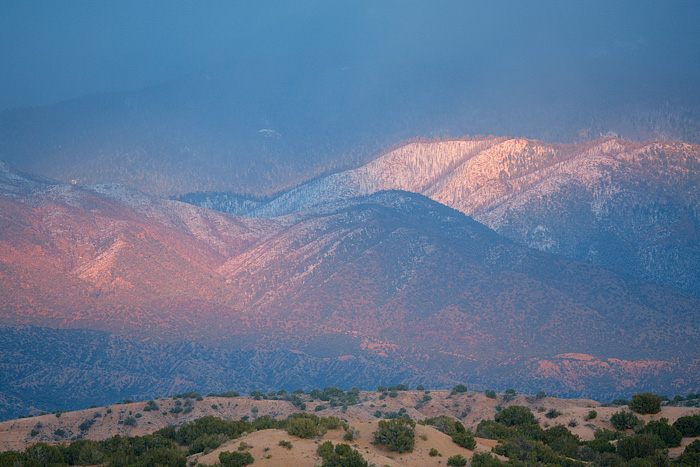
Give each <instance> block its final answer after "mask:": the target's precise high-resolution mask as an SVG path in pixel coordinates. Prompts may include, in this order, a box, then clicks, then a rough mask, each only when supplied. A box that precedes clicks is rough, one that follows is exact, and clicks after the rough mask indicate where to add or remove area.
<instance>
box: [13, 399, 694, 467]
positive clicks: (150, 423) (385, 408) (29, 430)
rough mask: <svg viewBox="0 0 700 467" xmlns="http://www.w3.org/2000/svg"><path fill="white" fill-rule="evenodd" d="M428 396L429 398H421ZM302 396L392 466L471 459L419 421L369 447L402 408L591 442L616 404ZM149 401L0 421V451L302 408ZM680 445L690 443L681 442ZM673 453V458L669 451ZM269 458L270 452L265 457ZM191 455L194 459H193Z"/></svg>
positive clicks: (256, 449)
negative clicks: (401, 448)
mask: <svg viewBox="0 0 700 467" xmlns="http://www.w3.org/2000/svg"><path fill="white" fill-rule="evenodd" d="M426 396H428V397H429V398H430V399H429V400H426V399H427V397H426ZM301 397H302V398H303V399H304V400H305V402H306V412H309V413H315V414H316V415H318V416H331V415H334V416H337V417H340V418H342V419H344V420H346V421H347V422H348V423H349V424H350V425H352V426H353V427H355V428H356V429H357V430H358V431H359V432H360V437H359V438H358V439H357V440H355V441H353V442H352V443H351V444H356V445H357V446H355V448H356V449H359V450H360V452H361V453H362V455H363V456H365V458H366V459H367V460H368V461H369V462H374V463H375V464H377V465H385V464H386V465H392V466H393V465H418V464H420V465H433V464H435V465H438V464H437V462H438V461H440V460H442V461H443V465H444V461H445V459H446V457H449V456H451V455H454V454H458V453H461V454H462V455H464V457H469V456H471V451H467V450H465V449H463V448H460V447H459V446H457V445H455V444H454V443H452V442H451V440H450V438H449V437H448V436H446V435H445V434H443V433H441V432H439V431H437V430H435V429H433V428H432V427H424V426H420V425H417V427H416V448H415V450H414V452H413V453H411V454H403V455H398V454H396V453H389V452H387V451H385V450H383V448H381V447H379V446H375V445H373V444H371V439H372V433H373V432H374V431H375V430H376V424H377V420H378V417H377V415H380V417H384V416H385V415H386V414H390V413H392V412H397V413H398V412H402V411H405V413H406V414H407V415H408V416H410V417H411V418H412V419H413V420H421V419H425V418H429V417H435V416H438V415H448V416H450V417H453V418H456V419H458V420H460V421H461V422H462V423H463V424H464V425H465V426H466V427H467V428H471V429H472V430H474V429H475V428H476V426H477V425H478V424H479V422H480V421H481V420H483V419H493V417H494V415H495V414H496V412H497V406H501V407H508V406H511V405H525V406H528V407H530V409H531V410H532V412H533V413H534V414H535V417H536V419H537V421H538V422H539V423H540V425H541V426H542V427H544V428H547V427H550V426H555V425H565V426H566V427H567V428H568V429H569V430H571V431H572V432H573V433H574V434H577V435H579V436H580V438H581V439H582V440H588V439H593V432H594V431H595V430H596V429H597V428H612V426H611V424H610V416H611V415H612V414H614V413H615V412H617V411H619V410H620V407H604V406H602V404H601V403H599V402H596V401H593V400H589V399H557V398H554V397H545V398H542V399H536V398H535V397H534V396H523V395H519V396H516V397H514V398H512V399H511V400H509V401H505V400H504V396H503V395H498V396H497V397H496V399H490V398H488V397H486V396H485V395H484V394H483V393H481V392H475V391H468V392H464V393H459V394H451V393H450V391H400V392H398V395H397V397H388V396H387V397H385V398H384V399H380V397H381V395H380V393H378V392H361V393H360V396H359V401H360V402H359V403H358V404H357V405H352V406H349V407H347V409H346V410H345V411H343V408H342V407H340V406H338V407H330V406H329V404H328V402H322V401H318V400H316V401H312V400H311V399H310V397H309V396H308V395H302V396H301ZM154 403H155V405H156V406H157V409H156V410H144V409H146V407H148V405H149V403H147V402H134V403H128V404H115V405H111V406H107V407H99V408H91V409H87V410H79V411H75V412H65V413H62V414H60V416H57V415H56V414H47V415H42V416H35V417H31V418H22V419H16V420H8V421H5V422H2V423H0V451H6V450H10V449H13V450H22V449H24V448H25V447H26V446H28V445H30V444H32V443H35V442H39V441H42V442H48V443H66V442H69V441H71V440H74V439H93V440H102V439H107V438H110V437H112V436H114V435H117V434H119V435H122V436H138V435H145V434H148V433H152V432H154V431H156V430H159V429H161V428H164V427H166V426H179V425H182V424H183V423H186V422H190V421H193V420H196V419H198V418H201V417H203V416H205V415H214V416H217V417H221V418H224V419H227V420H239V419H241V418H244V417H248V418H249V419H250V420H252V419H254V418H256V417H260V416H264V415H269V416H271V417H273V418H277V419H284V418H286V417H287V416H289V415H290V414H292V413H295V412H300V411H301V410H300V409H299V408H298V407H296V406H294V405H293V404H292V403H291V402H290V401H285V400H254V399H251V398H249V397H235V398H229V397H204V398H202V400H196V399H194V398H189V399H182V398H179V399H173V398H162V399H156V400H155V401H154ZM151 404H153V403H151ZM318 405H324V406H326V408H324V409H322V410H318V411H316V410H315V409H316V407H317V406H318ZM151 407H152V405H151ZM552 409H554V410H556V411H558V412H560V413H561V414H560V415H558V416H556V417H555V418H548V417H547V416H546V414H547V413H548V412H550V410H552ZM591 410H595V411H596V413H597V416H596V417H595V418H594V419H591V420H586V418H588V417H587V415H588V414H589V412H590V411H591ZM377 412H381V414H378V413H377ZM696 413H700V409H699V408H693V407H663V408H662V410H661V412H660V413H658V414H655V415H640V418H642V419H643V420H644V421H645V422H649V421H651V420H659V419H661V418H667V419H668V421H669V423H673V422H674V421H675V420H676V419H678V418H679V417H682V416H685V415H692V414H696ZM125 422H126V423H125ZM343 433H344V432H343V431H342V430H330V431H328V432H327V433H326V434H325V436H324V438H323V440H332V441H334V442H342V436H343ZM421 435H424V436H425V438H426V439H423V438H422V437H421ZM281 440H282V441H290V442H292V445H293V447H292V449H286V448H284V447H282V446H279V444H278V443H279V441H281ZM323 440H303V439H299V438H295V437H293V436H290V435H289V434H287V433H286V432H284V431H280V430H265V431H259V432H255V433H251V434H248V435H246V436H245V437H243V438H240V439H237V440H235V441H231V442H228V443H226V444H224V445H222V446H221V447H219V448H218V449H217V450H215V451H213V452H211V453H209V454H208V455H206V456H201V458H198V459H197V460H198V461H199V462H200V463H210V462H211V463H214V462H215V461H216V460H217V459H218V454H219V452H221V451H224V450H235V449H236V448H237V447H238V446H239V445H240V442H241V441H243V442H245V443H247V444H249V445H251V446H252V448H251V453H252V454H253V456H254V457H255V459H256V465H257V464H258V463H260V465H289V463H288V461H289V459H290V456H291V457H293V458H294V459H295V465H306V463H305V462H306V461H307V460H308V465H317V464H318V463H319V461H320V458H318V456H317V455H316V448H317V447H318V444H319V443H321V442H322V441H323ZM477 441H478V446H477V451H481V450H483V451H489V450H490V449H491V447H493V445H494V442H493V441H491V440H483V439H478V438H477ZM684 441H686V440H684ZM684 444H687V443H685V442H684ZM433 447H434V448H436V449H437V450H438V451H439V452H440V453H441V454H443V457H442V458H441V457H437V458H430V457H428V456H427V452H428V451H429V450H430V448H433ZM678 449H679V448H676V450H678ZM671 455H672V456H673V452H672V453H671ZM267 456H271V457H269V458H266V457H267ZM194 459H195V457H193V458H192V460H194ZM302 461H303V462H302ZM299 462H301V463H299Z"/></svg>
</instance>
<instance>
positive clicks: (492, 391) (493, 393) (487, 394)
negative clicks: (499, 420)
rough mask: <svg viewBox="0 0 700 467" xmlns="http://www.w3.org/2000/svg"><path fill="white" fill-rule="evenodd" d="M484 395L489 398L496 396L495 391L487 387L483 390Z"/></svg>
mask: <svg viewBox="0 0 700 467" xmlns="http://www.w3.org/2000/svg"><path fill="white" fill-rule="evenodd" d="M484 395H485V396H486V397H488V398H489V399H495V398H496V391H494V390H493V389H487V390H486V391H484Z"/></svg>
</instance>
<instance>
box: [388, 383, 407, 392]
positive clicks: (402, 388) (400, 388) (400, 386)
mask: <svg viewBox="0 0 700 467" xmlns="http://www.w3.org/2000/svg"><path fill="white" fill-rule="evenodd" d="M387 389H388V390H389V391H408V386H406V385H405V384H397V385H396V386H389V387H388V388H387Z"/></svg>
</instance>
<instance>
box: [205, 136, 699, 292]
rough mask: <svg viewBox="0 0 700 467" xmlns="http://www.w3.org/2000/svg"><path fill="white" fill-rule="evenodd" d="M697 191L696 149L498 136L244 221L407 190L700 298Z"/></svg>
mask: <svg viewBox="0 0 700 467" xmlns="http://www.w3.org/2000/svg"><path fill="white" fill-rule="evenodd" d="M699 186H700V146H697V145H690V144H683V143H674V142H655V143H644V144H641V143H630V142H627V141H622V140H617V139H607V140H600V141H596V142H592V143H587V144H579V145H562V144H558V145H553V144H547V143H542V142H539V141H531V140H523V139H507V138H496V137H491V138H485V139H476V140H471V141H461V140H460V141H442V142H432V143H411V144H408V145H405V146H403V147H401V148H399V149H396V150H394V151H391V152H389V153H387V154H383V155H381V156H379V157H377V158H376V159H374V160H373V161H371V162H370V163H368V164H366V165H364V166H362V167H359V168H357V169H353V170H349V171H345V172H340V173H336V174H333V175H330V176H328V177H324V178H320V179H317V180H314V181H311V182H309V183H306V184H304V185H301V186H299V187H298V188H296V189H293V190H291V191H289V192H287V193H285V194H283V195H281V196H279V197H277V198H275V199H273V200H272V201H270V202H267V203H264V204H262V205H260V204H251V203H249V204H246V205H242V207H241V208H239V209H238V210H237V212H238V213H239V214H243V215H248V216H256V217H269V216H279V215H281V214H284V213H289V212H293V211H296V210H298V209H304V208H305V207H309V206H313V205H317V204H321V203H327V202H335V201H338V200H341V199H348V198H352V197H355V196H362V195H367V194H371V193H374V192H377V191H380V190H407V191H412V192H415V193H420V194H423V195H425V196H428V197H430V198H431V199H433V200H435V201H438V202H440V203H442V204H445V205H447V206H450V207H453V208H455V209H458V210H459V211H461V212H463V213H465V214H467V215H470V216H473V217H474V218H475V219H476V220H478V221H480V222H482V223H484V224H485V225H487V226H489V227H491V228H492V229H494V230H495V231H497V232H498V233H500V234H503V235H505V236H506V237H508V238H510V239H512V240H514V241H516V242H518V243H521V244H524V245H527V246H529V247H533V248H537V249H539V250H542V251H547V252H551V253H556V254H561V255H564V256H566V257H568V258H570V259H575V260H582V261H587V262H593V263H597V264H601V265H603V266H605V267H607V268H610V269H613V270H616V271H618V272H621V273H624V274H627V275H631V276H634V277H637V278H640V279H643V280H647V281H653V282H656V283H658V284H662V285H672V286H674V287H678V288H680V289H682V290H685V291H688V292H691V293H693V294H695V295H696V296H700V275H698V274H697V265H698V264H700V210H699V207H700V189H698V187H699ZM210 206H213V203H211V201H210Z"/></svg>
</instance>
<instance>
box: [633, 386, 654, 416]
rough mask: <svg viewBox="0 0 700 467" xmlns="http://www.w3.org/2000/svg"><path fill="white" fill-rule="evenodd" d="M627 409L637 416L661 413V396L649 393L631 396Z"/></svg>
mask: <svg viewBox="0 0 700 467" xmlns="http://www.w3.org/2000/svg"><path fill="white" fill-rule="evenodd" d="M629 408H630V410H631V411H633V412H637V413H638V414H642V415H644V414H653V413H659V412H661V396H657V395H656V394H652V393H650V392H641V393H638V394H635V395H634V396H632V401H631V402H630V403H629Z"/></svg>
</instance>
